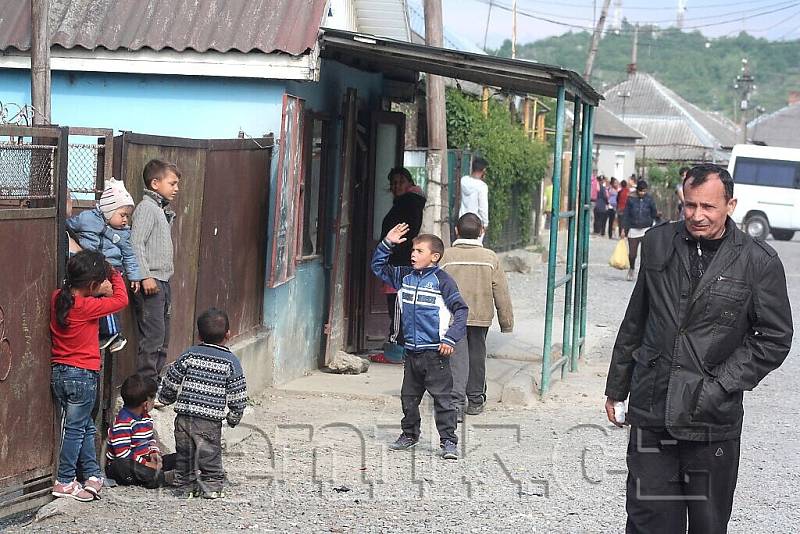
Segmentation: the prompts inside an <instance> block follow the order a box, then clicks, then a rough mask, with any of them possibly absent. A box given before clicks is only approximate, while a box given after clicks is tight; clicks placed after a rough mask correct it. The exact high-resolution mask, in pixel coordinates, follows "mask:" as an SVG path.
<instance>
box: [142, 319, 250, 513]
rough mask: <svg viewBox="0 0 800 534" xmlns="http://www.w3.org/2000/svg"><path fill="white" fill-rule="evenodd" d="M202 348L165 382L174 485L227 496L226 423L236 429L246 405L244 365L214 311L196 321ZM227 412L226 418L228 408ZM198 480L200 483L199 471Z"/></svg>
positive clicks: (192, 351)
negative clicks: (172, 411) (172, 420)
mask: <svg viewBox="0 0 800 534" xmlns="http://www.w3.org/2000/svg"><path fill="white" fill-rule="evenodd" d="M197 330H198V332H199V334H200V339H201V341H202V343H200V344H199V345H195V346H193V347H189V348H188V349H187V350H186V352H184V353H183V354H181V356H180V357H179V358H178V360H177V361H176V362H175V363H174V364H173V365H172V366H170V367H169V370H168V371H167V372H166V374H165V375H164V379H163V380H162V381H161V391H160V393H159V395H158V397H159V400H160V401H161V402H162V403H163V404H165V405H167V404H172V403H173V402H174V403H176V404H175V413H176V414H177V416H176V417H175V451H176V458H175V481H174V485H175V486H178V487H179V490H178V491H179V492H180V493H183V492H184V491H186V490H188V496H189V497H203V498H205V499H216V498H219V497H223V496H224V495H223V493H222V481H223V478H224V477H225V471H224V470H223V469H222V444H221V441H222V420H223V419H226V420H227V421H228V426H230V427H231V428H233V427H235V426H236V425H238V424H239V422H240V421H241V420H242V415H243V414H244V408H245V406H246V405H247V385H246V383H245V378H244V374H243V373H242V366H241V364H240V363H239V360H238V359H237V358H236V356H235V355H234V354H233V353H232V352H231V351H230V349H229V348H228V347H226V346H225V343H227V342H228V340H229V339H230V337H231V331H230V324H229V322H228V315H227V314H226V313H225V312H224V311H222V310H218V309H216V308H211V309H209V310H206V311H205V312H203V313H202V314H201V315H200V317H198V318H197ZM226 406H227V408H228V410H229V411H228V413H227V414H226V413H225V408H226ZM198 470H199V471H200V479H199V481H198V479H197V471H198Z"/></svg>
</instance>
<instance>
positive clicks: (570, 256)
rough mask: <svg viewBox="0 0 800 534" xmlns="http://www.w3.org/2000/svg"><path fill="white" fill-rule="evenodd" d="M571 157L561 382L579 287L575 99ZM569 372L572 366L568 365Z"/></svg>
mask: <svg viewBox="0 0 800 534" xmlns="http://www.w3.org/2000/svg"><path fill="white" fill-rule="evenodd" d="M572 119H573V120H572V157H571V159H570V164H569V193H568V196H567V210H568V211H569V212H571V215H570V218H569V226H568V231H567V266H566V275H567V277H568V280H567V283H566V286H565V287H564V332H563V337H562V341H561V354H562V355H563V356H564V360H563V361H564V364H563V365H562V366H561V379H562V380H563V379H564V377H565V375H566V372H567V367H568V366H567V364H568V363H570V362H571V360H572V357H571V356H572V313H573V308H572V300H573V290H575V289H579V288H580V287H579V286H578V285H577V284H575V273H576V272H579V270H578V269H575V230H576V226H577V225H576V219H577V206H576V205H575V204H576V203H575V199H576V197H577V196H578V176H579V174H578V169H579V168H580V157H581V156H580V148H581V147H580V144H579V137H578V131H579V128H580V125H581V99H580V98H578V97H575V108H574V112H573V117H572ZM569 367H570V370H572V371H574V370H575V369H572V366H571V365H570V366H569Z"/></svg>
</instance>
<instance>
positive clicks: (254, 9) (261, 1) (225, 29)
mask: <svg viewBox="0 0 800 534" xmlns="http://www.w3.org/2000/svg"><path fill="white" fill-rule="evenodd" d="M326 5H327V0H50V11H49V20H48V22H49V28H50V35H51V36H52V44H53V45H54V46H61V47H63V48H84V49H87V50H94V49H96V48H103V49H106V50H128V51H135V50H140V49H143V48H147V49H152V50H156V51H158V50H162V49H171V50H175V51H179V52H180V51H184V50H193V51H196V52H205V51H207V50H214V51H217V52H229V51H239V52H252V51H259V52H264V53H272V52H284V53H287V54H291V55H295V56H296V55H301V54H303V53H305V52H306V51H307V50H309V49H311V48H313V47H314V45H315V44H316V42H317V38H318V33H319V27H320V24H321V23H322V19H323V16H324V15H325V7H326ZM30 13H31V8H30V0H0V51H5V50H8V49H17V50H22V51H25V50H28V49H30V41H31V33H30V27H31V20H30Z"/></svg>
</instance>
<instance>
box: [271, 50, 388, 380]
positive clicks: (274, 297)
mask: <svg viewBox="0 0 800 534" xmlns="http://www.w3.org/2000/svg"><path fill="white" fill-rule="evenodd" d="M348 87H353V88H355V89H356V90H357V91H358V95H359V97H360V98H362V99H363V100H364V103H365V105H367V106H368V107H369V109H376V108H377V106H378V104H379V102H380V95H381V92H382V90H383V77H382V76H381V75H379V74H368V73H364V72H362V71H359V70H356V69H352V68H349V67H346V66H344V65H341V64H339V63H336V62H330V61H326V60H323V64H322V69H321V75H320V81H319V83H297V82H288V83H287V87H286V90H287V91H288V92H289V93H290V94H292V95H295V96H298V97H300V98H303V99H304V100H305V105H306V109H312V110H314V111H318V112H325V113H327V114H328V115H329V116H330V117H331V119H332V123H331V125H332V128H331V143H330V154H331V155H332V158H331V162H330V167H329V169H328V172H329V175H328V176H329V180H330V181H329V184H333V185H334V187H331V188H330V189H329V191H330V196H329V199H328V200H329V201H330V203H329V204H328V207H329V208H330V209H328V210H327V213H328V217H329V220H327V221H326V224H325V227H326V228H327V229H329V230H330V228H331V227H332V221H331V220H330V217H332V214H333V213H334V209H335V201H336V200H338V188H339V186H340V174H341V173H340V171H341V169H340V161H339V155H340V153H341V138H342V136H341V119H340V118H339V115H340V113H341V107H342V99H343V97H344V95H345V92H346V90H347V88H348ZM274 176H275V174H274V173H273V181H272V183H273V185H274V184H275V180H274ZM274 190H275V188H274V187H273V188H272V191H274ZM271 232H272V220H270V234H271ZM327 238H328V239H327V241H328V245H329V246H330V244H331V241H332V238H333V234H332V233H331V232H329V233H328V236H327ZM271 239H272V236H271V235H270V241H269V243H270V245H271V243H272V240H271ZM328 250H330V248H328ZM326 278H327V273H326V270H325V268H324V266H323V262H322V260H320V259H316V260H312V261H310V262H305V263H302V264H300V265H298V268H297V272H296V276H295V278H294V279H292V280H290V281H289V282H287V283H286V284H283V285H281V286H279V287H277V288H274V289H268V290H267V291H266V294H265V296H264V318H265V324H267V325H268V326H269V327H271V328H273V329H274V330H273V332H272V334H273V335H272V336H271V339H272V347H271V349H272V351H273V352H272V353H273V354H274V355H275V365H274V369H273V380H274V382H275V383H276V384H280V383H283V382H286V381H289V380H291V379H293V378H296V377H298V376H302V374H303V373H304V372H305V371H307V370H309V369H316V368H317V367H318V364H317V361H318V357H319V354H320V351H321V350H322V341H323V335H322V330H323V325H324V321H325V319H326V315H327V300H326V294H327V286H326Z"/></svg>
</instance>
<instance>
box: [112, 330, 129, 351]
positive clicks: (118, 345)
mask: <svg viewBox="0 0 800 534" xmlns="http://www.w3.org/2000/svg"><path fill="white" fill-rule="evenodd" d="M127 344H128V340H127V339H125V336H123V335H122V334H118V335H117V338H116V339H115V340H114V342H113V343H111V345H109V347H108V350H109V352H119V351H121V350H122V349H124V348H125V345H127Z"/></svg>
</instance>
